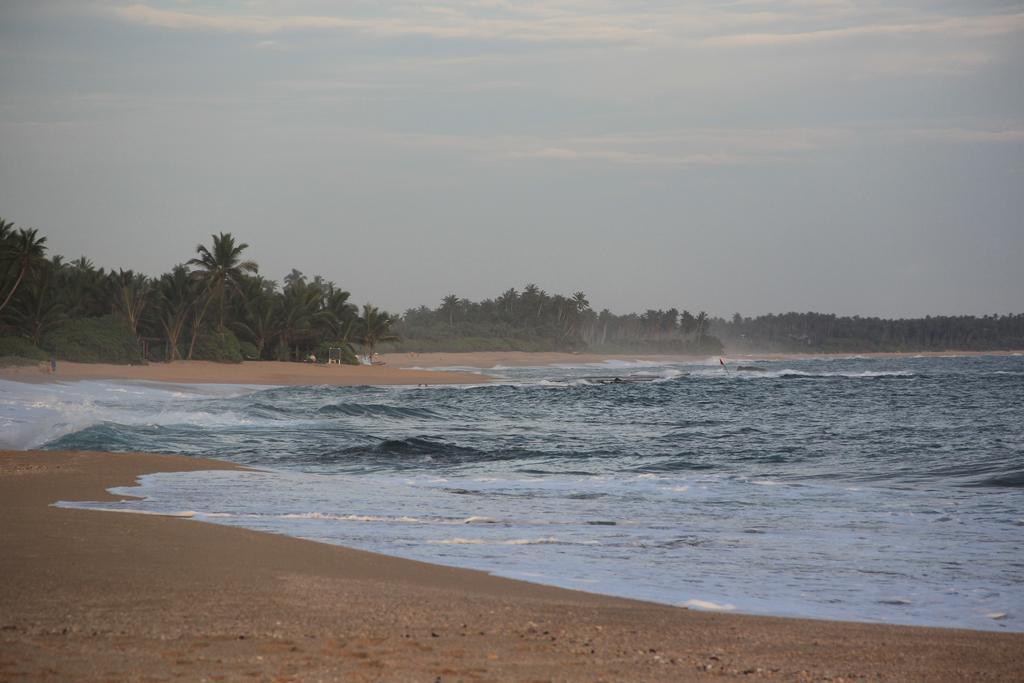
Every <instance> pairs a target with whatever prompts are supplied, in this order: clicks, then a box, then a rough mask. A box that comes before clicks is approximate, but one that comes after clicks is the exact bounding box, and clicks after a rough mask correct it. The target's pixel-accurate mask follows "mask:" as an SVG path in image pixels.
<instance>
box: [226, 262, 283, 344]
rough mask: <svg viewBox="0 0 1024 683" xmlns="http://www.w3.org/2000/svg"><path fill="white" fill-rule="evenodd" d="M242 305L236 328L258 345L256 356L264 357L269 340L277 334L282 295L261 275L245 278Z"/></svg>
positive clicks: (235, 324)
mask: <svg viewBox="0 0 1024 683" xmlns="http://www.w3.org/2000/svg"><path fill="white" fill-rule="evenodd" d="M241 290H242V296H241V299H242V305H241V311H240V314H239V316H238V317H239V318H240V319H239V320H238V321H237V322H235V323H234V327H235V329H236V330H237V331H238V332H240V333H241V334H242V336H244V337H246V338H248V340H249V341H251V342H252V343H253V345H254V346H255V347H256V358H257V359H262V358H263V350H264V348H266V345H267V342H268V341H269V340H270V338H271V337H273V336H274V335H275V334H277V320H278V309H279V308H280V300H281V298H282V297H281V295H280V294H279V293H278V292H276V291H274V290H275V285H274V283H273V282H271V281H269V280H264V279H263V278H262V277H260V276H259V275H257V276H255V277H247V278H245V280H244V282H243V284H242V286H241Z"/></svg>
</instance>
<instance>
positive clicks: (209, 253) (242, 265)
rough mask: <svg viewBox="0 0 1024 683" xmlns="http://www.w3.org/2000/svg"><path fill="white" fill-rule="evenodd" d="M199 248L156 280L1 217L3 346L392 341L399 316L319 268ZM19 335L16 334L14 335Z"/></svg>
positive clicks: (143, 349) (345, 356) (19, 349)
mask: <svg viewBox="0 0 1024 683" xmlns="http://www.w3.org/2000/svg"><path fill="white" fill-rule="evenodd" d="M211 237H212V241H211V244H210V246H206V245H202V244H200V245H198V246H197V247H196V257H195V258H192V259H190V260H188V261H187V262H186V263H184V264H179V265H176V266H174V267H173V268H172V269H171V270H170V272H167V273H164V274H162V275H160V276H159V277H155V278H151V277H148V276H146V275H143V274H141V273H136V272H134V271H132V270H117V271H109V272H108V271H106V270H104V269H103V268H96V267H95V266H94V265H93V264H92V262H90V261H89V260H88V259H86V258H85V257H82V258H80V259H78V260H76V261H71V262H70V263H68V262H65V261H64V259H63V258H62V257H60V256H54V257H52V258H47V256H46V238H45V237H41V236H40V235H39V233H38V231H37V230H34V229H16V228H15V226H14V224H13V223H10V222H8V221H4V220H3V219H0V335H2V339H3V340H4V342H3V343H0V356H11V357H18V358H25V359H28V360H32V359H41V360H42V359H47V358H49V353H48V352H51V351H52V352H55V353H56V355H57V357H58V358H60V359H61V360H70V361H80V362H109V363H141V362H147V361H173V360H179V359H193V358H194V359H205V360H213V361H217V362H225V363H238V362H241V361H242V360H243V359H249V360H271V359H274V360H305V359H307V358H308V357H309V355H310V353H311V352H313V351H314V350H317V349H320V348H324V353H323V354H322V355H321V354H317V355H318V358H320V359H322V360H326V359H327V356H328V354H327V352H326V347H327V346H333V347H338V348H341V349H342V353H341V361H342V362H345V363H352V364H358V363H359V360H358V358H357V357H356V354H355V349H354V347H353V344H361V345H362V349H361V350H362V352H363V353H372V352H373V349H374V347H375V346H376V344H377V343H379V342H381V341H385V340H393V339H396V337H395V336H394V334H393V333H392V331H391V326H392V325H393V323H394V320H395V317H394V316H392V315H390V314H388V313H386V312H384V311H380V310H378V309H377V308H376V307H374V306H370V305H367V306H365V307H364V309H363V312H364V314H365V315H366V316H368V317H366V318H364V317H362V316H360V315H359V311H358V309H357V308H356V307H355V306H354V305H353V304H351V303H349V293H348V292H346V291H344V290H342V289H340V288H339V287H337V286H336V285H335V284H334V283H333V282H329V281H326V280H324V279H323V278H321V277H320V276H316V277H313V278H312V279H310V278H307V277H306V276H305V275H303V274H302V273H301V272H299V271H297V270H293V271H292V272H291V273H290V274H289V275H288V276H287V277H285V279H284V284H283V286H281V287H278V285H277V284H276V283H275V282H272V281H270V280H266V279H264V278H263V277H261V276H260V275H259V274H258V272H257V271H258V268H257V266H256V264H255V263H253V262H252V261H247V260H244V259H243V256H244V252H245V250H246V249H247V248H248V245H247V244H245V243H243V242H237V241H236V240H235V238H234V236H233V235H231V234H230V233H220V234H217V235H212V236H211ZM8 340H14V341H8Z"/></svg>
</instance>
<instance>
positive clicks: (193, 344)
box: [188, 296, 213, 360]
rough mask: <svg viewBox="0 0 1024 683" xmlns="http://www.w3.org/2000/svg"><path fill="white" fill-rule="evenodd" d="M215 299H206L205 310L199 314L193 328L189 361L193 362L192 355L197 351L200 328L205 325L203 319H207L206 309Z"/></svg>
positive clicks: (189, 344)
mask: <svg viewBox="0 0 1024 683" xmlns="http://www.w3.org/2000/svg"><path fill="white" fill-rule="evenodd" d="M212 299H213V297H212V296H208V297H206V303H204V304H203V309H202V310H201V311H200V312H199V317H198V318H196V320H195V324H194V325H193V326H192V339H191V340H190V341H189V343H188V359H189V360H192V354H193V353H195V350H196V339H198V338H199V328H200V327H201V326H202V324H203V318H205V317H206V309H207V308H209V306H210V301H211V300H212Z"/></svg>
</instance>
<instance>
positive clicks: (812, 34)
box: [703, 14, 1024, 47]
mask: <svg viewBox="0 0 1024 683" xmlns="http://www.w3.org/2000/svg"><path fill="white" fill-rule="evenodd" d="M1022 30H1024V14H1010V15H994V16H980V17H973V16H972V17H951V18H947V19H941V20H936V21H919V22H914V23H896V24H861V25H856V26H847V27H843V28H830V29H815V30H807V31H797V32H791V33H742V34H731V35H719V36H712V37H709V38H706V39H705V40H704V41H703V42H704V44H706V45H712V46H720V47H767V46H778V45H783V46H784V45H806V44H814V43H825V42H832V41H837V40H846V39H853V38H864V37H880V36H881V37H885V36H893V37H905V36H911V35H941V36H949V37H953V36H955V37H961V38H986V37H991V36H997V35H1005V34H1009V33H1017V32H1019V31H1022Z"/></svg>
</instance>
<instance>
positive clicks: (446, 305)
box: [440, 294, 459, 327]
mask: <svg viewBox="0 0 1024 683" xmlns="http://www.w3.org/2000/svg"><path fill="white" fill-rule="evenodd" d="M458 308H459V297H457V296H455V295H454V294H449V295H448V296H446V297H445V298H443V299H441V309H440V310H441V312H442V313H446V314H448V327H454V326H455V311H457V310H458Z"/></svg>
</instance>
